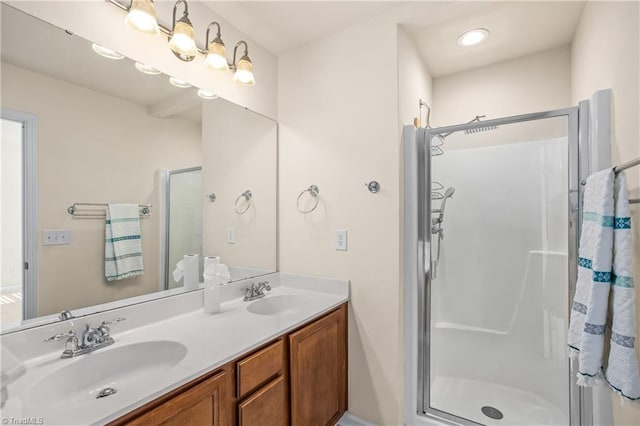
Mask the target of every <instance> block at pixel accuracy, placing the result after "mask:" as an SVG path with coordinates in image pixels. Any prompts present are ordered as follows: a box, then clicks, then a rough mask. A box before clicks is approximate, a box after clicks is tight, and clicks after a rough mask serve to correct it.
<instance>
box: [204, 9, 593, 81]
mask: <svg viewBox="0 0 640 426" xmlns="http://www.w3.org/2000/svg"><path fill="white" fill-rule="evenodd" d="M202 3H203V4H204V5H206V6H207V7H209V8H210V9H211V10H213V11H214V12H216V13H217V14H219V15H221V16H222V17H223V18H225V19H226V20H228V21H229V22H231V23H232V24H233V25H234V26H236V27H237V28H238V29H239V30H241V31H242V32H244V33H246V34H248V35H249V36H250V37H252V38H253V39H254V40H256V41H258V42H259V43H260V44H261V45H262V46H264V47H265V48H266V49H267V50H269V51H270V52H272V53H274V54H276V55H279V54H281V53H283V52H286V51H287V50H289V49H293V48H296V47H299V46H302V45H304V44H306V43H309V42H311V41H313V40H316V39H319V38H321V37H324V36H327V35H329V34H331V33H333V32H336V31H339V30H341V29H344V28H347V27H349V26H351V25H355V24H357V23H359V22H363V21H365V20H366V19H369V18H371V17H373V16H375V15H378V14H382V13H385V12H390V11H392V10H394V9H395V10H396V11H394V12H393V13H395V14H396V16H404V18H399V22H398V23H399V24H401V25H402V26H403V28H404V29H405V30H406V31H407V32H408V33H409V34H410V35H411V37H412V39H413V40H414V43H415V45H416V47H417V48H418V50H419V52H420V55H421V56H422V58H423V60H424V62H425V65H426V66H427V69H428V70H429V72H430V73H431V74H432V75H433V76H434V77H438V76H442V75H446V74H450V73H455V72H459V71H462V70H466V69H471V68H476V67H480V66H483V65H488V64H491V63H495V62H500V61H504V60H507V59H511V58H516V57H519V56H524V55H527V54H530V53H535V52H539V51H542V50H546V49H551V48H554V47H559V46H563V45H568V44H569V43H570V42H571V40H572V38H573V34H574V33H575V30H576V27H577V25H578V22H579V20H580V16H581V14H582V10H583V8H584V2H583V1H558V0H556V1H535V2H526V1H516V2H508V1H506V2H505V1H502V2H498V1H493V2H489V1H415V2H403V1H380V2H371V1H344V2H336V1H327V2H325V1H276V2H274V1H268V0H264V1H222V2H218V1H207V0H203V1H202ZM398 10H400V11H401V13H396V12H397V11H398ZM476 27H483V28H487V29H488V30H489V31H490V32H491V36H490V38H489V39H488V40H487V41H486V42H485V43H482V44H480V45H478V46H474V47H470V48H462V47H460V46H458V45H457V43H456V42H457V39H458V37H459V36H460V34H462V33H463V32H464V31H466V30H469V29H472V28H476Z"/></svg>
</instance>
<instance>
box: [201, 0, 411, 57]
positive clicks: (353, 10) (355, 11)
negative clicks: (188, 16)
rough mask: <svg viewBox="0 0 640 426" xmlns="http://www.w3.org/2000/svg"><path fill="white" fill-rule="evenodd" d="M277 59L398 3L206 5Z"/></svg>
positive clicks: (334, 2)
mask: <svg viewBox="0 0 640 426" xmlns="http://www.w3.org/2000/svg"><path fill="white" fill-rule="evenodd" d="M201 3H203V4H204V5H205V6H207V7H208V8H209V9H211V10H212V11H214V12H215V13H217V14H219V15H220V16H222V17H223V18H224V19H226V20H227V21H229V22H230V23H231V24H233V26H235V27H236V28H238V29H239V30H240V31H242V32H244V33H245V34H248V35H250V36H251V38H253V39H254V40H256V41H258V42H259V43H260V44H261V45H262V46H263V47H264V48H265V49H267V50H268V51H270V52H271V53H273V54H275V55H279V54H281V53H284V52H286V51H287V50H289V49H292V48H295V47H298V46H302V45H304V44H306V43H308V42H310V41H313V40H316V39H319V38H322V37H324V36H327V35H329V34H332V33H334V32H337V31H339V30H342V29H345V28H348V27H350V26H352V25H355V24H357V23H359V22H362V21H364V20H366V19H368V18H370V17H373V16H375V15H378V14H380V13H383V12H385V11H388V10H390V9H393V8H396V7H399V6H400V5H402V4H404V2H399V1H207V0H202V1H201Z"/></svg>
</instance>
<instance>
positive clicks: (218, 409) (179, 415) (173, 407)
mask: <svg viewBox="0 0 640 426" xmlns="http://www.w3.org/2000/svg"><path fill="white" fill-rule="evenodd" d="M226 375H227V373H225V372H224V371H221V372H219V373H218V374H216V375H214V376H213V377H211V378H209V379H206V380H204V381H203V382H201V383H199V384H197V385H195V386H193V387H192V388H191V389H188V390H186V391H184V392H181V393H180V394H178V395H176V396H174V397H173V398H171V399H169V400H168V401H167V402H164V403H162V404H161V405H159V406H157V407H156V408H153V409H152V410H150V411H147V412H146V413H144V414H142V415H141V416H139V417H136V418H135V419H133V420H131V421H128V422H126V424H128V425H136V426H137V425H140V426H142V425H145V426H147V425H163V426H182V425H184V426H187V425H193V426H200V425H201V426H222V425H226V424H228V423H227V419H226V412H225V408H226V405H227V398H228V393H227V389H226V388H227V387H226V383H227V378H226Z"/></svg>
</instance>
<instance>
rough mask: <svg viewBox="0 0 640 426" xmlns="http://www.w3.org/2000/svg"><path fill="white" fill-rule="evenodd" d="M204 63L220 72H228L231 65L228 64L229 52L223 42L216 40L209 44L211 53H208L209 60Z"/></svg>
mask: <svg viewBox="0 0 640 426" xmlns="http://www.w3.org/2000/svg"><path fill="white" fill-rule="evenodd" d="M204 63H205V65H207V66H209V67H211V68H213V69H216V70H220V71H227V70H228V69H229V64H227V51H226V49H225V47H224V43H223V42H222V40H220V39H219V38H216V39H215V40H213V41H212V42H211V43H210V44H209V52H208V53H207V58H206V59H205V60H204Z"/></svg>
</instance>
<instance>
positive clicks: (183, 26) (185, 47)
mask: <svg viewBox="0 0 640 426" xmlns="http://www.w3.org/2000/svg"><path fill="white" fill-rule="evenodd" d="M179 4H184V12H183V13H182V18H180V19H178V20H177V21H176V9H177V8H178V5H179ZM169 48H170V49H171V51H172V52H173V54H174V55H176V56H177V57H178V59H180V60H182V61H185V62H190V61H193V59H194V58H195V57H196V54H197V53H198V47H197V46H196V41H195V39H194V31H193V24H192V23H191V20H189V5H188V4H187V2H186V0H178V1H177V2H176V4H175V5H174V6H173V28H172V29H171V38H170V39H169Z"/></svg>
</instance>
